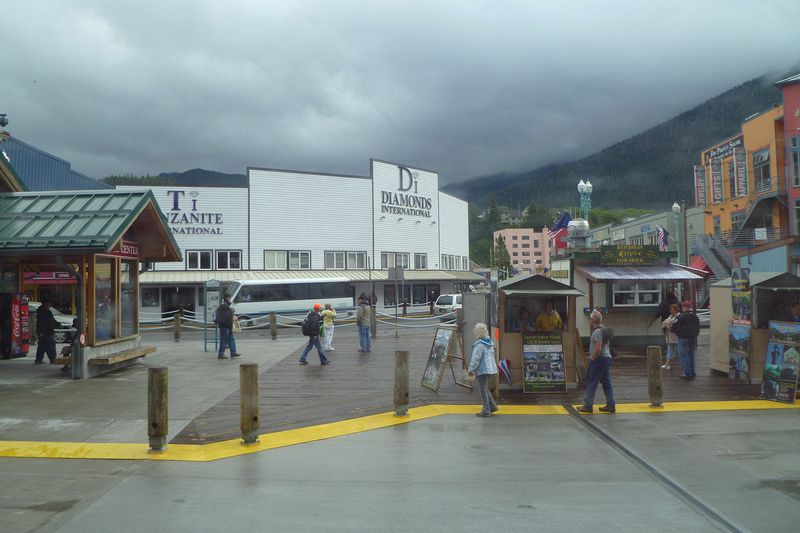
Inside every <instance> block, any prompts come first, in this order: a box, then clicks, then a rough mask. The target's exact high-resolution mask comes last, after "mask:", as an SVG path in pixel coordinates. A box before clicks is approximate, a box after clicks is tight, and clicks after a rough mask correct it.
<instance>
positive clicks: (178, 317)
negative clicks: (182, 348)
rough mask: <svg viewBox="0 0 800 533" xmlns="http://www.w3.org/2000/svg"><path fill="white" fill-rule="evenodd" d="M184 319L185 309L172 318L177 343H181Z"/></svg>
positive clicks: (181, 309) (179, 310) (178, 311)
mask: <svg viewBox="0 0 800 533" xmlns="http://www.w3.org/2000/svg"><path fill="white" fill-rule="evenodd" d="M182 317H183V308H180V309H178V310H177V311H176V312H175V316H174V317H173V318H172V330H173V331H172V332H173V335H174V337H175V342H181V318H182Z"/></svg>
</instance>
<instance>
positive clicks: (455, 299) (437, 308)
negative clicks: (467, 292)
mask: <svg viewBox="0 0 800 533" xmlns="http://www.w3.org/2000/svg"><path fill="white" fill-rule="evenodd" d="M433 306H434V313H436V314H437V315H446V314H447V313H452V312H453V311H455V310H456V309H461V295H460V294H442V295H441V296H439V297H438V298H436V303H435V304H433Z"/></svg>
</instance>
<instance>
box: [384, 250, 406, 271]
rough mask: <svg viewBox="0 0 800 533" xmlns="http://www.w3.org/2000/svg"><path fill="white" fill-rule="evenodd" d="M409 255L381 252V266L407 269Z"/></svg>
mask: <svg viewBox="0 0 800 533" xmlns="http://www.w3.org/2000/svg"><path fill="white" fill-rule="evenodd" d="M410 257H411V254H408V253H406V252H381V265H383V268H392V267H400V268H408V267H409V265H410V264H411V261H410Z"/></svg>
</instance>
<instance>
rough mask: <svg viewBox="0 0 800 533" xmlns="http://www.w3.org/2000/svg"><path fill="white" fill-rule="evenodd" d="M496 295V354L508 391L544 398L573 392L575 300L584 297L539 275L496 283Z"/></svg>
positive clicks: (577, 291) (566, 286)
mask: <svg viewBox="0 0 800 533" xmlns="http://www.w3.org/2000/svg"><path fill="white" fill-rule="evenodd" d="M498 292H499V294H498V332H499V334H498V337H499V338H498V344H499V350H498V353H499V355H500V357H502V358H503V359H506V360H508V362H509V370H510V373H511V377H512V383H513V388H515V389H520V388H521V389H522V391H523V392H529V393H544V392H566V391H567V388H572V387H575V386H576V383H577V371H576V368H577V367H576V348H577V340H576V329H575V316H576V310H575V300H576V298H578V297H579V296H583V293H582V292H581V291H579V290H577V289H575V288H574V287H571V286H569V285H565V284H563V283H559V282H558V281H554V280H551V279H549V278H547V277H545V276H541V275H538V274H537V275H533V276H517V277H514V278H511V279H509V280H506V281H504V282H501V283H500V284H499V285H498ZM501 389H502V387H501Z"/></svg>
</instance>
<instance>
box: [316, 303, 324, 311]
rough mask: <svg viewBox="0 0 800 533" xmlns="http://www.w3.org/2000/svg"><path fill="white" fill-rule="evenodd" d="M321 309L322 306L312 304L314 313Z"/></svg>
mask: <svg viewBox="0 0 800 533" xmlns="http://www.w3.org/2000/svg"><path fill="white" fill-rule="evenodd" d="M320 309H322V304H314V311H319V310H320Z"/></svg>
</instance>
